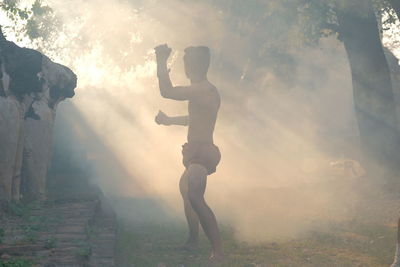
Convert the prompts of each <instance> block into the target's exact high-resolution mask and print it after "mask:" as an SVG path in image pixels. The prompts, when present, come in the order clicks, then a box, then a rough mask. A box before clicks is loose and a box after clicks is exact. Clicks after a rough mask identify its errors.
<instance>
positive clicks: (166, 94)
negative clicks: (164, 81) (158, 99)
mask: <svg viewBox="0 0 400 267" xmlns="http://www.w3.org/2000/svg"><path fill="white" fill-rule="evenodd" d="M160 95H161V96H162V97H164V98H168V93H167V92H166V91H165V90H160Z"/></svg>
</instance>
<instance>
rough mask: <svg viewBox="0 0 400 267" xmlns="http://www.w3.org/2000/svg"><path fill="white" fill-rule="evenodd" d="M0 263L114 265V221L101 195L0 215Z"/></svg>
mask: <svg viewBox="0 0 400 267" xmlns="http://www.w3.org/2000/svg"><path fill="white" fill-rule="evenodd" d="M0 229H2V230H3V232H4V233H3V237H2V238H0V239H1V241H2V242H1V243H0V263H1V262H2V263H9V264H10V265H11V264H12V263H13V262H17V261H24V262H28V263H30V264H31V266H46V267H50V266H57V267H58V266H102V267H103V266H104V267H107V266H115V264H114V247H115V241H116V220H115V215H114V213H113V211H112V209H111V208H110V207H109V206H108V205H107V202H106V201H105V200H104V199H103V198H102V197H101V196H100V197H99V196H96V197H91V198H86V199H71V200H63V201H56V202H46V203H42V204H40V205H36V206H30V207H25V208H19V207H18V206H16V205H15V206H12V205H10V206H9V208H8V212H3V213H2V214H0Z"/></svg>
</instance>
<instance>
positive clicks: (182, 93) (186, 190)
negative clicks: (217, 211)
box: [155, 45, 223, 260]
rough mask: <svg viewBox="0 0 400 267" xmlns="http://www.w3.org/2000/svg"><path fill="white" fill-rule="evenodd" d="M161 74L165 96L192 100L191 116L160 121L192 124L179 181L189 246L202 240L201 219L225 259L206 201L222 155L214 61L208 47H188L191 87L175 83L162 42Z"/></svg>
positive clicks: (217, 254)
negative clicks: (217, 137) (211, 77)
mask: <svg viewBox="0 0 400 267" xmlns="http://www.w3.org/2000/svg"><path fill="white" fill-rule="evenodd" d="M155 51H156V58H157V76H158V80H159V86H160V93H161V96H162V97H164V98H169V99H173V100H178V101H189V103H188V104H189V105H188V110H189V115H188V116H180V117H169V116H167V115H165V114H164V113H163V112H162V111H160V112H159V113H158V115H157V116H156V122H157V123H158V124H162V125H182V126H188V127H189V129H188V137H187V143H185V144H184V145H183V149H182V155H183V165H184V166H185V168H186V169H185V171H184V173H183V175H182V177H181V180H180V182H179V187H180V191H181V194H182V198H183V204H184V209H185V216H186V219H187V223H188V226H189V238H188V240H187V242H186V243H185V246H184V247H185V248H194V247H196V246H197V243H198V240H199V222H200V224H201V226H202V228H203V230H204V232H205V234H206V235H207V237H208V239H209V240H210V242H211V245H212V254H211V259H215V260H219V259H222V258H223V249H222V244H221V237H220V234H219V229H218V224H217V220H216V218H215V215H214V213H213V212H212V210H211V209H210V208H209V206H208V205H207V203H206V202H205V200H204V192H205V189H206V184H207V175H210V174H212V173H214V172H215V171H216V167H217V165H218V163H219V161H220V158H221V154H220V152H219V149H218V147H217V146H215V145H214V141H213V132H214V126H215V122H216V119H217V113H218V109H219V106H220V96H219V94H218V91H217V88H215V86H214V85H212V84H211V83H210V82H209V81H208V79H207V71H208V67H209V64H210V51H209V49H208V47H204V46H199V47H188V48H186V49H185V55H184V58H183V60H184V65H185V73H186V76H187V77H188V78H189V79H190V81H191V85H190V86H176V87H175V86H172V83H171V80H170V78H169V70H168V69H167V60H168V57H169V56H170V54H171V48H169V47H168V46H167V45H160V46H158V47H156V48H155Z"/></svg>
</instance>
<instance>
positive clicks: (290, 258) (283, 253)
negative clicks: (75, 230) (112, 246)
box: [117, 206, 396, 267]
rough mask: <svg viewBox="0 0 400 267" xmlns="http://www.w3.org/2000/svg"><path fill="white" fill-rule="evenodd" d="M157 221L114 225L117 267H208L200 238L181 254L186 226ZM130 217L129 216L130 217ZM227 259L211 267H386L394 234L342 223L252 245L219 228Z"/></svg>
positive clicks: (207, 247)
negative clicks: (116, 237)
mask: <svg viewBox="0 0 400 267" xmlns="http://www.w3.org/2000/svg"><path fill="white" fill-rule="evenodd" d="M138 208H140V209H141V208H146V210H149V209H150V210H151V209H153V210H155V213H157V214H159V217H157V216H150V217H148V218H147V219H146V218H140V219H138V220H127V219H126V218H125V219H120V220H119V230H118V243H117V253H118V255H117V261H118V263H119V265H118V266H123V267H129V266H135V267H152V266H155V267H157V266H168V267H169V266H171V267H172V266H173V267H175V266H180V267H182V266H184V267H190V266H193V267H195V266H211V265H210V262H209V261H208V256H209V251H210V245H209V243H208V241H207V240H206V238H205V237H204V235H202V237H201V241H200V247H199V249H198V250H196V251H192V252H187V251H181V250H179V249H178V247H179V246H180V245H181V244H182V243H183V241H184V240H185V238H186V225H185V223H184V222H181V221H176V220H165V219H162V218H163V217H164V216H163V215H162V214H160V212H157V207H153V208H151V207H143V206H141V207H138ZM133 214H135V213H133ZM220 228H221V234H222V236H223V241H224V249H225V252H226V255H227V258H226V260H225V261H224V262H222V263H220V264H218V265H216V266H227V267H228V266H229V267H231V266H232V267H235V266H238V267H239V266H240V267H243V266H254V267H255V266H258V267H262V266H268V267H269V266H277V267H280V266H282V267H284V266H307V267H308V266H310V267H311V266H315V267H321V266H329V267H330V266H338V267H347V266H348V267H351V266H358V267H369V266H370V267H380V266H389V265H390V264H391V261H392V259H393V253H394V249H395V248H394V246H395V242H396V241H395V236H396V234H395V229H394V228H393V227H390V226H385V225H379V224H366V223H362V222H356V221H344V222H340V223H335V224H332V225H331V226H329V227H327V228H326V229H324V230H319V231H314V232H309V233H307V234H306V235H304V236H303V237H301V238H293V239H291V240H282V241H279V242H267V243H264V244H258V245H252V244H249V243H245V242H241V241H238V240H237V239H236V238H235V235H234V232H233V230H232V229H231V228H230V227H228V226H224V225H221V227H220Z"/></svg>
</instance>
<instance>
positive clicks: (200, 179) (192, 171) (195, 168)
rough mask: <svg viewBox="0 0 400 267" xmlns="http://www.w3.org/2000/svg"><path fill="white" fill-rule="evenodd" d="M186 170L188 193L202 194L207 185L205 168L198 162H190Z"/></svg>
mask: <svg viewBox="0 0 400 267" xmlns="http://www.w3.org/2000/svg"><path fill="white" fill-rule="evenodd" d="M186 171H187V179H188V193H189V194H196V195H197V194H201V195H203V194H204V192H205V190H206V185H207V168H206V167H204V166H203V165H200V164H190V165H189V167H188V168H187V170H186Z"/></svg>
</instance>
